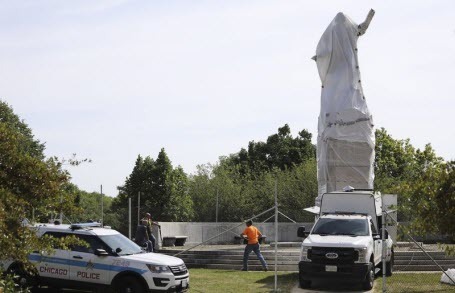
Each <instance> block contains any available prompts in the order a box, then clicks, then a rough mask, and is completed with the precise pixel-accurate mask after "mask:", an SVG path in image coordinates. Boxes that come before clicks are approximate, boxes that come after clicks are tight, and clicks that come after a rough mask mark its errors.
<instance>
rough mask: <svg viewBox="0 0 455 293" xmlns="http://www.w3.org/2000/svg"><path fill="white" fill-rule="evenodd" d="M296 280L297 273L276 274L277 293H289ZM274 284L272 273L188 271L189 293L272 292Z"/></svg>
mask: <svg viewBox="0 0 455 293" xmlns="http://www.w3.org/2000/svg"><path fill="white" fill-rule="evenodd" d="M297 280H298V274H297V273H285V272H280V273H278V289H279V292H290V291H291V288H292V287H294V286H295V285H296V284H297ZM274 284H275V277H274V272H253V271H252V272H242V271H231V270H211V269H190V288H191V289H190V293H200V292H210V293H212V292H223V293H224V292H226V293H229V292H233V293H234V292H235V293H237V292H272V291H273V288H274Z"/></svg>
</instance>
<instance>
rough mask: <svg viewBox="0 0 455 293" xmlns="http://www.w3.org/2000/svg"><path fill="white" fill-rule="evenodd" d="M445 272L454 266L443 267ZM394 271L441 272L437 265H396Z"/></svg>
mask: <svg viewBox="0 0 455 293" xmlns="http://www.w3.org/2000/svg"><path fill="white" fill-rule="evenodd" d="M441 267H442V268H443V269H444V270H448V269H450V268H454V266H453V265H442V266H441ZM393 269H394V271H403V272H405V271H440V269H439V267H438V266H437V265H408V266H405V265H395V266H394V267H393Z"/></svg>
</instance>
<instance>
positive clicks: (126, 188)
mask: <svg viewBox="0 0 455 293" xmlns="http://www.w3.org/2000/svg"><path fill="white" fill-rule="evenodd" d="M118 189H119V195H118V196H117V197H116V198H115V199H114V201H113V203H112V208H113V209H115V210H116V211H118V218H119V219H127V217H128V199H129V198H131V201H132V206H133V209H134V210H133V214H134V215H135V216H134V217H133V226H136V225H137V206H138V199H139V193H140V201H141V202H140V206H141V210H142V215H140V217H143V216H144V214H145V213H146V212H149V213H151V214H152V217H153V218H154V220H160V221H189V220H191V219H192V216H193V206H192V205H193V202H192V200H191V198H190V197H189V195H188V177H187V175H186V174H185V172H184V171H183V169H182V168H181V167H177V168H174V167H173V166H172V163H171V161H170V159H169V158H168V156H167V154H166V152H165V150H164V149H161V151H160V152H159V154H158V156H157V159H156V160H154V159H153V158H151V157H150V156H147V157H145V158H142V156H140V155H139V156H138V157H137V159H136V163H135V165H134V167H133V170H132V172H131V174H130V175H129V176H128V177H127V178H126V180H125V183H124V185H122V186H119V187H118ZM119 222H120V223H119V229H120V230H121V231H122V232H123V233H126V231H127V230H128V226H127V224H128V223H125V221H124V220H123V221H120V220H119Z"/></svg>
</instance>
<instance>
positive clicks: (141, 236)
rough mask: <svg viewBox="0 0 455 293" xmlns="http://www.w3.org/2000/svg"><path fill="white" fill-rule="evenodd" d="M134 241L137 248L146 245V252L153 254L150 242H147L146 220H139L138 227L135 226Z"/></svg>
mask: <svg viewBox="0 0 455 293" xmlns="http://www.w3.org/2000/svg"><path fill="white" fill-rule="evenodd" d="M134 240H135V242H136V244H137V245H139V246H145V245H147V252H153V247H152V241H150V240H149V235H148V233H147V220H141V222H140V223H139V225H137V229H136V235H135V237H134Z"/></svg>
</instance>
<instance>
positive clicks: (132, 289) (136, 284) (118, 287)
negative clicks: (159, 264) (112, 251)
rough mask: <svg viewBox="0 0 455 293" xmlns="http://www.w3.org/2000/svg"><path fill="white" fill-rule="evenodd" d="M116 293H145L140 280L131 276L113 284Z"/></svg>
mask: <svg viewBox="0 0 455 293" xmlns="http://www.w3.org/2000/svg"><path fill="white" fill-rule="evenodd" d="M114 286H115V289H114V291H115V292H116V293H145V289H144V287H143V286H142V282H141V280H139V279H138V278H135V277H132V276H126V277H122V278H121V279H119V280H118V281H117V282H115V285H114Z"/></svg>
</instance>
